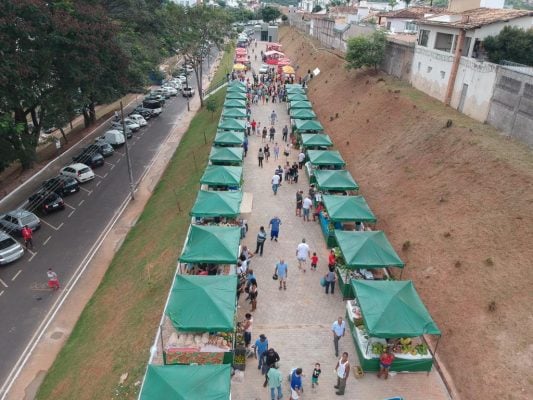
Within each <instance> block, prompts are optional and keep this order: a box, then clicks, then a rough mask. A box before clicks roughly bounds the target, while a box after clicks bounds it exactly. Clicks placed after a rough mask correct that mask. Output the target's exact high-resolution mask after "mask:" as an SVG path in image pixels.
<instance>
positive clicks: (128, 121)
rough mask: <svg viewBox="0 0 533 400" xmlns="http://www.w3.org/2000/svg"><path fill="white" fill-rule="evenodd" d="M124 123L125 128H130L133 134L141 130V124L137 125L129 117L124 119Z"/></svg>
mask: <svg viewBox="0 0 533 400" xmlns="http://www.w3.org/2000/svg"><path fill="white" fill-rule="evenodd" d="M124 122H125V123H126V126H127V127H128V128H130V129H131V130H132V131H133V132H137V131H138V130H139V129H140V128H141V124H138V123H137V122H135V121H134V120H132V119H131V118H130V117H128V118H124Z"/></svg>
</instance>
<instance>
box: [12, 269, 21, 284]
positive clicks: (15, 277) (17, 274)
mask: <svg viewBox="0 0 533 400" xmlns="http://www.w3.org/2000/svg"><path fill="white" fill-rule="evenodd" d="M21 272H22V270H21V269H19V272H17V273H16V274H15V276H14V277H13V278H11V282H13V281H14V280H15V279H17V276H19V275H20V273H21Z"/></svg>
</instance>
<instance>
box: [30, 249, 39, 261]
mask: <svg viewBox="0 0 533 400" xmlns="http://www.w3.org/2000/svg"><path fill="white" fill-rule="evenodd" d="M36 255H37V252H35V253H34V252H33V251H32V252H31V257H30V258H28V262H30V261H31V260H33V257H35V256H36Z"/></svg>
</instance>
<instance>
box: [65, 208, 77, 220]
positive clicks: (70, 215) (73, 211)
mask: <svg viewBox="0 0 533 400" xmlns="http://www.w3.org/2000/svg"><path fill="white" fill-rule="evenodd" d="M75 212H76V209H74V210H72V211H71V212H70V213H69V214H68V215H67V217H68V218H70V217H72V214H74V213H75Z"/></svg>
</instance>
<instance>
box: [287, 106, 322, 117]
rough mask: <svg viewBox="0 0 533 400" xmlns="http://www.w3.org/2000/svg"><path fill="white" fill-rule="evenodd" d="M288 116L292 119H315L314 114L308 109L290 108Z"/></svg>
mask: <svg viewBox="0 0 533 400" xmlns="http://www.w3.org/2000/svg"><path fill="white" fill-rule="evenodd" d="M289 115H290V117H291V118H292V119H316V114H315V112H314V111H313V110H312V109H309V108H296V109H292V108H291V111H290V113H289Z"/></svg>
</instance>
